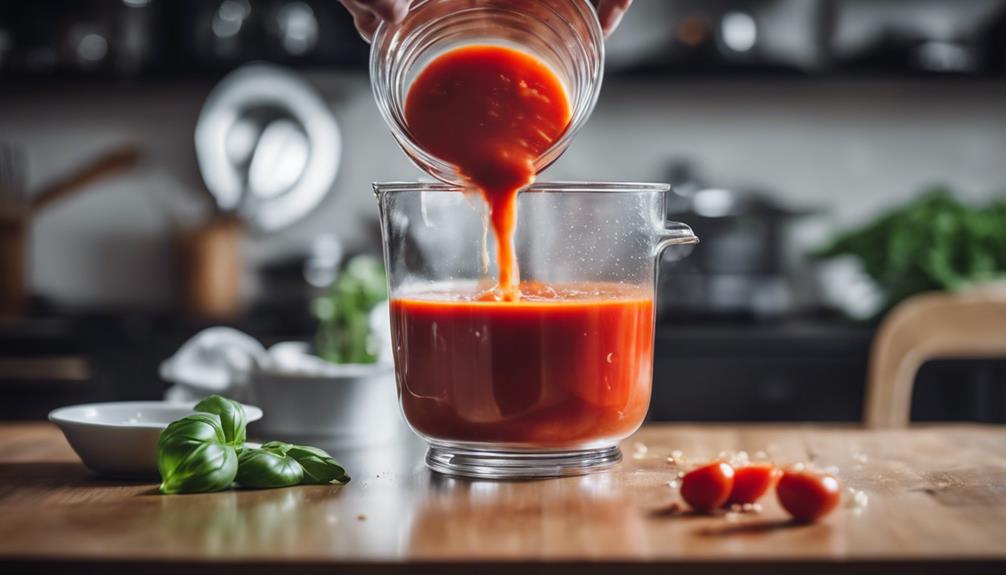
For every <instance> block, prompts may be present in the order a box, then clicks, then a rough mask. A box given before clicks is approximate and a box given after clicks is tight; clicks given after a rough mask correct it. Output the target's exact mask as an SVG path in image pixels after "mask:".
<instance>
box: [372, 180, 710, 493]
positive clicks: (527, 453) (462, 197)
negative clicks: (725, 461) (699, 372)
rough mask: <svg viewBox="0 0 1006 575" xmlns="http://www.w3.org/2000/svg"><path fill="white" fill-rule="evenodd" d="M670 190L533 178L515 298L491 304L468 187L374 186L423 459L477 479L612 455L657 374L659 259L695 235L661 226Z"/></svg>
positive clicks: (534, 473)
mask: <svg viewBox="0 0 1006 575" xmlns="http://www.w3.org/2000/svg"><path fill="white" fill-rule="evenodd" d="M669 188H670V187H669V186H668V185H666V184H627V183H563V182H555V183H538V184H535V185H533V186H531V187H530V188H529V189H527V190H525V191H523V192H521V194H520V195H519V196H518V211H519V213H520V219H519V221H518V225H517V232H516V236H515V238H514V241H515V247H516V251H517V259H518V262H519V264H520V268H521V277H522V282H521V284H520V289H521V292H522V294H523V295H522V298H521V300H520V301H517V302H497V301H488V300H486V299H483V298H481V297H480V296H481V294H483V293H484V291H485V290H486V289H488V288H491V286H492V283H493V282H492V278H493V277H494V275H495V270H494V269H493V264H492V262H493V261H495V258H494V257H492V250H493V247H494V243H493V242H492V238H491V237H487V226H486V217H487V214H486V207H485V204H484V202H482V201H481V198H480V197H479V196H478V195H477V194H472V193H471V192H466V191H465V190H464V189H463V188H460V187H455V186H451V185H449V184H443V183H435V184H434V183H384V184H375V185H374V191H375V193H376V195H377V200H378V204H379V208H380V216H381V231H382V237H383V247H384V259H385V267H386V269H387V271H388V281H389V287H390V299H391V324H392V342H393V351H394V358H395V375H396V381H397V386H398V396H399V401H400V405H401V408H402V413H403V415H404V417H405V419H406V421H407V422H408V423H409V425H410V426H411V427H412V429H413V430H414V431H415V432H416V433H417V434H419V435H420V436H422V437H423V438H424V439H425V440H426V441H427V442H428V444H429V451H428V452H427V457H426V463H427V465H428V466H429V467H430V468H432V469H434V470H436V471H440V472H443V473H447V474H455V475H463V476H469V477H484V478H511V477H545V476H559V475H574V474H579V473H586V472H589V471H594V470H600V469H606V468H608V467H611V466H612V465H614V464H616V463H617V462H618V461H620V460H621V453H620V451H619V449H618V443H619V441H621V440H622V439H624V438H625V437H627V436H629V435H630V434H632V433H633V432H634V431H635V430H636V429H637V428H638V427H639V425H640V424H641V423H642V421H643V419H644V418H645V416H646V411H647V409H648V407H649V401H650V390H651V387H652V373H653V337H654V336H653V328H654V317H655V312H654V310H655V306H654V297H655V285H656V274H657V261H658V259H659V257H660V254H661V252H662V251H663V250H664V249H665V248H667V247H668V246H671V245H684V244H694V243H696V242H697V241H698V238H697V237H696V236H695V234H694V233H692V230H691V229H690V228H689V227H688V226H687V225H685V224H682V223H677V222H665V221H664V195H665V193H666V192H667V191H668V190H669Z"/></svg>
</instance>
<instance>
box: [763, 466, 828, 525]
mask: <svg viewBox="0 0 1006 575" xmlns="http://www.w3.org/2000/svg"><path fill="white" fill-rule="evenodd" d="M840 492H841V487H840V486H839V484H838V480H837V479H835V478H834V477H832V476H831V475H827V474H823V473H814V472H811V471H786V472H784V473H783V474H782V477H780V478H779V483H778V484H776V486H775V493H776V495H777V496H778V497H779V504H780V505H782V507H783V509H785V510H786V511H787V512H789V514H790V515H792V516H793V518H794V519H796V520H798V521H814V520H816V519H819V518H821V517H824V516H825V515H827V514H828V513H831V510H832V509H834V508H835V507H836V506H837V505H838V499H839V494H840Z"/></svg>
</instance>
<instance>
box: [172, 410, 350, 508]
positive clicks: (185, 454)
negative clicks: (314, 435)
mask: <svg viewBox="0 0 1006 575" xmlns="http://www.w3.org/2000/svg"><path fill="white" fill-rule="evenodd" d="M196 411H197V412H196V413H194V414H192V415H189V416H187V417H183V418H182V419H179V420H178V421H175V422H173V423H171V424H170V425H168V427H167V429H165V430H164V431H163V432H161V437H160V439H159V440H158V442H157V469H158V471H160V473H161V479H162V482H161V492H162V493H198V492H207V491H220V490H223V489H227V488H228V487H230V486H231V485H232V484H233V483H234V482H237V483H239V484H240V485H242V486H243V487H258V488H271V487H289V486H291V485H297V484H299V483H340V484H341V483H346V482H347V481H349V476H348V475H346V470H345V469H343V467H342V466H341V465H339V463H338V462H337V461H336V460H335V459H332V457H331V456H330V455H329V454H328V453H326V452H325V451H322V450H321V449H318V448H316V447H308V446H303V445H292V444H290V443H284V442H282V441H270V442H268V443H266V444H263V445H262V446H261V447H247V446H245V445H244V438H245V435H246V431H245V426H246V421H247V419H246V417H245V413H244V407H242V406H241V404H240V403H237V402H236V401H232V400H230V399H226V398H223V397H220V396H218V395H214V396H211V397H208V398H206V399H204V400H203V401H200V402H199V403H198V404H196ZM238 440H240V442H238Z"/></svg>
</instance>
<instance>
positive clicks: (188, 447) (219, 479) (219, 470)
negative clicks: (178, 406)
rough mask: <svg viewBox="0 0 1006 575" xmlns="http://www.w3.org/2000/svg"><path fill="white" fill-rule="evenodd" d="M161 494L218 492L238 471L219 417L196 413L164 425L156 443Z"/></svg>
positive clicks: (232, 449) (234, 454) (229, 483)
mask: <svg viewBox="0 0 1006 575" xmlns="http://www.w3.org/2000/svg"><path fill="white" fill-rule="evenodd" d="M157 469H158V471H159V472H160V474H161V486H160V490H161V493H196V492H204V491H220V490H222V489H227V488H228V487H230V485H231V483H233V482H234V477H235V476H236V474H237V471H238V457H237V452H236V451H235V450H234V447H232V446H230V445H227V444H226V443H225V437H224V431H223V429H222V427H221V425H220V417H219V416H218V415H216V414H212V413H196V414H193V415H190V416H187V417H183V418H182V419H179V420H178V421H175V422H173V423H171V424H170V425H168V427H167V428H166V429H165V430H164V431H163V432H161V437H160V439H159V440H158V442H157Z"/></svg>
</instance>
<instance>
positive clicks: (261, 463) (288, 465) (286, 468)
mask: <svg viewBox="0 0 1006 575" xmlns="http://www.w3.org/2000/svg"><path fill="white" fill-rule="evenodd" d="M303 477H304V469H303V468H302V467H301V466H300V464H299V463H297V460H295V459H294V458H292V457H288V456H286V455H281V454H278V453H275V452H273V451H270V450H268V449H262V448H258V449H254V448H252V449H249V448H246V449H243V450H242V451H241V455H240V456H239V457H238V472H237V477H236V478H235V479H236V481H237V482H238V483H239V484H240V485H242V486H243V487H258V488H272V487H289V486H291V485H297V484H298V483H300V481H301V479H303Z"/></svg>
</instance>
